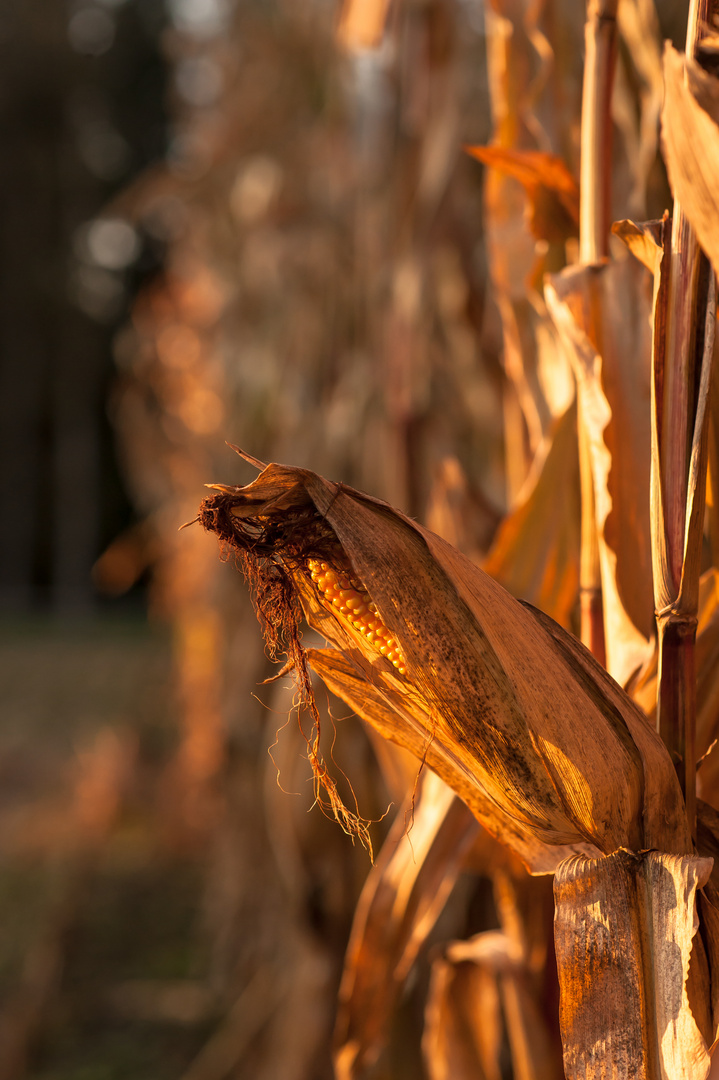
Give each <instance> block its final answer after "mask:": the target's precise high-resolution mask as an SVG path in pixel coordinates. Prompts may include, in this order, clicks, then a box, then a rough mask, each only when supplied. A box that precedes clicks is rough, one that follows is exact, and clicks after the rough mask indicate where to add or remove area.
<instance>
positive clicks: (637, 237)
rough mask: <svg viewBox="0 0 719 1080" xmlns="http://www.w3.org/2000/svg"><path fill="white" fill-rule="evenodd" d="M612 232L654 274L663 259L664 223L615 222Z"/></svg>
mask: <svg viewBox="0 0 719 1080" xmlns="http://www.w3.org/2000/svg"><path fill="white" fill-rule="evenodd" d="M612 232H613V233H614V235H615V236H618V237H619V239H620V240H622V241H623V242H624V243H625V244H626V245H627V247H628V248H629V250H630V251H631V253H632V255H634V257H635V258H636V259H639V262H640V263H641V264H642V265H643V266H646V268H647V270H649V272H650V273H652V274H654V273H655V272H656V270H657V268H658V266H659V262H660V260H661V257H662V251H663V248H662V235H663V222H662V221H642V222H640V223H639V224H637V223H636V222H635V221H629V220H623V221H615V222H614V224H613V225H612Z"/></svg>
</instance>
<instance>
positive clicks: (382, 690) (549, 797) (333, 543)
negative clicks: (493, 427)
mask: <svg viewBox="0 0 719 1080" xmlns="http://www.w3.org/2000/svg"><path fill="white" fill-rule="evenodd" d="M210 486H211V487H213V488H214V490H215V494H213V495H211V496H209V497H208V498H207V499H205V501H204V502H203V504H202V506H201V508H200V514H199V518H200V521H201V522H202V524H203V525H204V526H205V527H206V528H208V529H210V530H212V531H213V532H215V533H217V534H218V536H219V537H220V539H221V540H222V541H223V543H224V544H225V545H226V546H227V547H228V548H230V549H234V551H235V552H236V553H237V555H238V557H239V560H240V561H241V563H242V564H243V566H244V568H245V570H246V572H247V573H248V575H249V576H250V578H251V579H252V580H253V581H254V583H255V586H256V600H257V606H258V610H259V612H260V615H261V617H262V619H263V621H264V623H265V630H266V634H267V638H268V643H269V646H270V649H271V650H272V651H274V652H277V651H278V650H283V651H287V652H289V654H290V656H291V658H292V660H293V661H294V663H295V666H296V669H297V674H298V677H299V680H300V685H301V690H302V691H303V692H304V694H305V696H306V697H307V699H308V702H309V704H310V707H311V708H312V709H313V716H314V718H315V724H316V725H318V724H319V714H318V713H317V710H316V706H313V698H312V690H311V685H310V680H309V675H308V670H307V658H306V655H305V653H304V651H303V650H302V647H301V643H300V640H299V631H298V622H299V618H300V614H301V611H302V612H303V613H304V615H305V618H306V619H307V621H308V622H309V624H310V625H311V626H312V627H313V628H314V629H315V630H317V631H318V632H319V633H320V634H322V635H323V636H324V637H325V638H326V639H327V640H328V641H330V642H332V643H333V644H334V645H335V646H336V647H337V648H338V649H339V650H340V652H341V653H342V655H343V657H344V658H345V659H346V660H347V661H349V662H350V663H351V664H352V666H353V667H354V669H355V671H356V672H357V674H358V675H359V676H360V677H361V678H363V679H364V680H365V681H366V683H367V684H368V686H371V687H373V688H374V689H375V690H376V691H377V692H378V694H379V696H380V697H381V698H382V699H383V700H384V701H386V702H387V704H388V706H389V708H390V709H392V710H394V711H397V710H396V708H395V703H399V705H400V706H401V711H400V712H399V713H398V715H400V716H401V718H402V720H403V721H404V723H403V724H399V725H397V730H396V737H397V739H398V741H402V740H403V739H404V741H405V745H407V746H408V748H409V749H413V750H414V752H416V751H417V746H416V743H417V741H418V739H417V736H418V735H419V745H420V747H421V749H422V752H423V753H429V751H430V749H431V750H432V751H433V752H434V753H435V754H437V755H438V757H441V759H442V761H443V763H444V768H445V775H444V776H443V779H445V781H446V782H447V783H449V784H450V785H451V786H452V787H453V788H454V789H455V790H456V791H458V793H460V794H462V792H463V791H466V790H467V789H470V790H472V791H475V792H477V793H478V796H480V797H481V798H482V799H483V800H484V802H485V804H486V805H488V806H490V807H491V809H492V811H493V816H492V821H487V822H483V823H485V824H487V827H488V828H489V830H490V831H492V832H495V831H497V822H501V821H506V822H508V823H509V825H510V827H511V829H512V830H514V831H515V832H519V833H520V834H522V835H523V836H525V837H527V838H532V839H534V840H535V841H536V840H538V841H541V842H543V843H548V844H577V843H579V844H589V845H592V846H593V847H595V848H597V849H598V850H599V851H600V852H605V853H606V852H611V851H615V850H616V849H617V848H619V847H623V846H624V847H631V848H633V849H635V850H638V849H640V848H642V847H649V846H659V845H660V846H661V847H662V849H663V850H669V851H674V852H684V851H688V850H690V840H689V836H688V833H687V829H686V823H685V818H684V810H683V803H682V799H681V795H680V792H679V788H678V784H677V780H676V777H675V774H674V769H673V767H672V764H671V761H670V759H669V757H668V755H667V754H666V751H665V750H664V747H663V745H662V744H661V741H660V740H659V738H658V736H657V735H656V734H655V733H654V732H653V731H652V730H651V729H650V728H649V726H648V724H647V722H646V720H645V718H644V717H643V716H642V715H641V713H640V712H639V710H638V708H637V707H636V706H635V705H634V704H633V703H632V702H631V700H630V699H629V698H628V697H627V696H626V695H625V694H624V693H623V691H622V690H621V689H620V688H619V687H618V686H617V685H616V684H615V683H614V682H613V680H612V679H611V678H609V676H608V675H607V673H606V672H605V671H604V670H603V669H602V668H600V667H599V665H598V664H596V662H595V661H594V660H593V659H592V657H591V656H590V655H589V654H588V653H587V652H586V650H584V649H583V648H582V646H581V645H579V643H578V642H576V640H575V639H573V638H572V637H571V635H569V634H567V633H566V632H565V631H563V630H562V629H561V628H560V627H559V626H557V625H556V624H555V623H553V622H552V620H551V619H549V618H547V617H546V616H543V615H542V614H541V613H540V612H537V611H535V610H534V609H531V608H529V607H528V606H526V605H523V604H521V603H519V602H518V601H517V600H515V599H514V598H513V597H511V596H510V595H509V594H508V593H506V592H505V591H504V589H502V588H501V586H499V585H498V584H497V583H496V582H495V581H493V580H492V579H491V578H490V577H489V576H488V575H487V574H485V573H483V572H482V571H481V570H480V569H478V568H477V567H476V566H474V564H473V563H471V562H470V561H469V560H468V559H466V558H465V557H464V556H463V555H461V554H460V553H459V552H458V551H456V550H455V549H454V548H452V547H451V546H450V545H449V544H447V543H445V542H444V541H443V540H441V539H440V538H439V537H437V536H435V535H434V534H433V533H430V532H428V531H427V530H425V529H423V528H422V527H421V526H419V525H417V523H416V522H414V521H412V520H411V519H410V518H407V517H405V516H404V515H403V514H401V513H399V512H398V511H396V510H394V509H392V507H390V506H388V505H387V504H386V503H382V502H380V501H379V500H376V499H373V498H371V497H370V496H368V495H364V494H362V493H361V492H358V491H354V490H353V489H351V488H348V487H345V486H344V485H342V484H335V483H332V482H331V481H328V480H325V479H324V478H322V477H320V476H318V475H316V474H315V473H312V472H309V471H307V470H305V469H296V468H290V467H287V466H281V465H270V466H268V468H266V469H265V470H264V471H263V472H262V473H261V475H260V476H259V477H258V478H257V479H256V480H255V481H254V483H252V484H249V485H247V486H246V487H242V488H239V487H230V486H226V485H221V484H215V485H210ZM300 609H301V610H300ZM412 742H414V743H415V745H411V743H412ZM310 757H311V759H312V761H313V765H314V766H315V772H316V775H317V777H318V783H319V784H320V785H324V788H325V791H327V792H328V793H329V802H330V805H331V806H332V809H333V810H334V811H335V813H337V814H338V816H339V818H340V820H341V821H343V823H344V824H345V826H346V827H348V828H350V829H352V828H355V831H356V825H357V823H356V821H354V820H353V819H352V817H351V815H348V812H347V811H346V810H345V809H344V807H342V806H341V804H340V805H338V796H337V793H336V789H333V787H332V781H331V778H330V777H329V773H328V770H327V767H326V765H325V763H324V762H323V760H322V758H321V753H320V748H319V733H318V732H317V731H315V734H314V736H313V737H312V738H311V739H310ZM493 825H494V828H493V827H492V826H493Z"/></svg>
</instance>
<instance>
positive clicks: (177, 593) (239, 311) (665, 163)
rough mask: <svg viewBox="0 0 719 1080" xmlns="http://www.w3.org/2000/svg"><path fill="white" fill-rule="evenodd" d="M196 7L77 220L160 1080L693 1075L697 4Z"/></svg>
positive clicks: (603, 0) (711, 87) (702, 631)
mask: <svg viewBox="0 0 719 1080" xmlns="http://www.w3.org/2000/svg"><path fill="white" fill-rule="evenodd" d="M680 9H681V10H680ZM219 10H220V8H219V7H218V11H219ZM222 11H224V16H223V18H224V22H222V25H221V26H219V27H218V28H216V32H215V33H213V34H205V35H195V36H193V35H192V34H190V33H187V34H186V35H185V36H183V35H182V34H180V33H178V34H176V36H175V37H174V38H173V39H172V40H171V42H170V43H169V45H168V48H169V49H170V55H171V57H172V61H173V63H174V64H175V65H176V66H177V67H178V69H179V68H180V67H181V65H183V64H184V65H185V68H184V69H183V70H185V71H187V70H195V71H196V72H198V71H199V72H205V75H206V76H207V78H208V79H210V81H212V78H214V79H215V83H214V84H213V85H215V86H216V89H215V92H214V93H213V94H208V95H207V98H206V100H205V99H203V100H199V98H201V97H202V95H198V100H197V101H196V102H195V103H194V104H188V102H187V101H185V102H184V104H183V103H182V102H181V101H179V100H178V101H177V102H176V103H175V110H176V118H177V132H178V134H177V138H176V144H175V145H174V148H173V157H172V158H171V160H170V162H169V164H168V166H167V168H165V169H163V170H160V171H157V172H153V173H152V174H148V175H147V176H146V177H145V178H144V179H143V180H141V181H140V182H139V183H138V184H136V185H135V186H134V187H133V188H132V189H131V190H130V191H128V192H127V193H126V194H125V195H123V196H121V197H120V199H119V200H118V203H117V209H118V212H121V213H122V214H124V215H126V216H127V217H128V218H129V219H131V220H133V221H135V222H136V223H143V227H145V228H148V229H152V230H154V231H155V233H156V234H157V235H161V236H162V237H163V238H164V242H165V243H166V251H167V255H166V261H165V268H164V271H163V273H162V275H161V276H160V277H158V278H157V279H156V280H155V281H154V282H153V283H152V284H151V285H149V286H147V287H146V288H145V289H144V291H143V292H142V293H141V294H140V296H139V298H138V300H137V302H136V304H135V307H134V311H133V317H132V323H131V325H129V326H128V327H127V328H126V329H125V331H123V334H122V336H121V339H120V341H119V342H118V347H117V352H118V359H119V361H120V367H121V373H120V377H119V383H118V386H117V389H116V393H115V402H114V418H115V423H116V426H117V429H118V431H119V435H120V439H121V443H122V447H123V455H124V459H125V467H126V470H127V473H128V475H129V476H130V477H131V478H132V484H133V490H134V495H135V499H136V501H137V504H138V505H139V506H140V507H141V508H142V510H143V512H144V513H145V515H146V521H147V525H146V529H147V535H148V536H150V537H151V541H148V543H151V546H152V551H153V552H155V553H156V554H155V573H154V585H153V593H152V597H153V599H152V602H153V605H154V610H155V612H156V613H157V614H158V615H159V616H160V617H162V618H163V619H165V620H167V621H169V622H170V624H171V625H172V628H173V642H174V664H175V672H176V687H177V698H178V703H179V708H180V713H181V717H182V725H183V726H182V734H181V739H180V742H179V745H178V748H177V752H176V754H175V757H174V759H173V760H172V762H171V763H170V765H169V766H168V769H167V772H166V775H165V777H164V782H163V783H164V786H163V796H162V797H163V800H164V802H163V807H164V810H163V813H164V815H165V818H166V821H167V829H168V836H171V837H173V838H174V839H173V840H172V842H173V843H177V844H189V845H192V844H195V845H198V846H199V848H201V849H204V851H205V854H206V859H207V876H206V898H205V903H206V910H207V923H208V927H209V937H210V940H211V948H210V962H209V968H208V974H207V979H208V982H209V983H210V984H211V985H212V987H213V992H214V993H215V994H216V996H217V1000H218V1001H220V1002H221V1003H222V1006H221V1013H222V1017H221V1019H220V1020H218V1021H217V1024H216V1025H215V1027H214V1028H213V1031H212V1032H211V1033H210V1034H209V1035H208V1039H207V1042H206V1044H205V1046H204V1048H203V1049H202V1050H201V1051H200V1052H199V1054H198V1056H197V1057H196V1059H195V1060H194V1062H193V1063H192V1064H191V1065H190V1066H189V1067H188V1070H187V1072H186V1073H185V1074H184V1075H185V1077H186V1078H187V1080H210V1078H216V1080H222V1077H230V1076H237V1077H239V1076H249V1075H252V1076H253V1077H259V1078H267V1080H314V1078H326V1077H330V1076H331V1075H333V1074H334V1076H335V1078H336V1080H406V1078H407V1080H408V1078H410V1077H413V1078H414V1077H421V1076H425V1077H426V1078H427V1080H450V1078H451V1080H484V1078H486V1080H504V1078H509V1077H513V1078H516V1080H560V1078H561V1077H567V1078H568V1080H575V1078H577V1080H578V1078H580V1077H581V1078H587V1080H590V1078H592V1080H593V1078H597V1080H599V1078H600V1077H601V1078H606V1077H616V1078H627V1080H629V1078H646V1080H660V1078H663V1080H679V1078H686V1080H690V1078H691V1080H703V1078H707V1077H710V1076H715V1075H717V1076H719V1071H717V1069H718V1067H717V1065H716V1063H715V1064H714V1065H712V1061H713V1058H712V1050H713V1047H714V1043H715V1040H716V1039H717V1036H718V1035H719V892H718V891H717V886H718V885H719V878H717V873H719V867H717V866H715V863H714V856H715V854H717V853H719V752H718V751H717V738H718V737H719V663H718V660H719V516H718V515H719V396H718V394H717V387H716V386H715V383H716V379H717V376H716V372H715V369H714V368H713V357H714V351H715V325H716V297H717V284H716V276H715V275H716V274H717V273H719V182H718V180H717V177H719V12H717V11H716V10H715V7H714V5H713V4H712V2H711V0H691V3H690V4H689V5H688V9H687V7H686V5H672V4H668V3H660V2H658V3H657V4H656V6H655V5H654V3H653V2H652V0H588V3H587V6H586V8H584V7H583V5H581V4H576V3H570V2H568V0H487V2H486V3H485V4H483V5H482V4H480V3H473V2H472V0H463V2H460V0H423V2H418V0H396V2H394V3H390V2H389V0H344V3H343V4H341V5H340V6H339V7H338V8H336V9H335V7H334V6H332V5H328V4H322V3H319V2H318V3H307V4H303V5H297V4H291V3H285V2H281V0H275V2H273V3H270V4H266V5H255V4H252V3H248V2H239V3H237V4H236V5H235V6H234V7H233V8H230V7H229V6H228V8H227V10H225V9H224V8H222ZM192 64H194V65H195V66H194V69H193V68H191V67H188V65H192ZM207 73H211V78H210V75H208V74H207ZM225 440H227V442H228V443H229V444H231V445H230V446H227V445H226V443H225ZM234 451H238V452H239V457H238V456H237V455H236V454H235V452H234ZM205 484H208V485H209V494H207V493H206V491H205V489H204V487H203V485H205ZM203 496H204V498H203ZM198 504H199V511H198ZM185 522H187V523H189V527H188V528H185V529H182V530H180V531H178V526H179V525H181V524H183V523H185ZM203 527H204V528H203ZM208 531H209V532H210V533H213V534H215V535H216V537H217V538H218V539H219V543H220V553H221V555H222V558H221V559H218V557H217V544H216V543H215V540H214V538H213V537H212V536H208V535H207V532H208ZM121 554H122V553H121V552H120V551H119V549H118V550H117V551H115V552H114V553H113V551H112V550H111V551H109V552H108V553H107V555H106V556H105V557H104V558H105V564H106V567H107V568H110V569H111V567H112V560H113V557H114V558H115V559H118V558H119V557H120V555H121ZM237 570H239V571H241V573H237V572H236V571H237ZM246 586H249V589H248V588H247V587H246ZM251 600H252V601H253V603H254V610H253V603H251ZM256 616H257V617H258V618H259V623H260V626H259V627H258V624H257V619H256ZM168 842H169V841H168ZM716 1057H717V1060H719V1054H717V1055H716Z"/></svg>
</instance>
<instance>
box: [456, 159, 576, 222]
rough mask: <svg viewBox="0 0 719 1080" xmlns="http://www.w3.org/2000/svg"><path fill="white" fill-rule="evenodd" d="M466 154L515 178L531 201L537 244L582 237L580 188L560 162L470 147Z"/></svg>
mask: <svg viewBox="0 0 719 1080" xmlns="http://www.w3.org/2000/svg"><path fill="white" fill-rule="evenodd" d="M466 150H467V153H468V154H471V156H472V157H474V158H476V159H477V161H481V162H482V164H483V165H490V166H491V167H492V168H494V169H499V170H500V171H501V172H504V173H506V174H507V176H512V177H514V179H515V180H519V182H520V183H521V184H522V186H523V187H524V190H525V191H526V193H527V195H528V197H529V200H530V228H531V230H532V234H533V236H535V237H536V238H537V239H538V240H548V241H549V242H550V243H551V242H563V241H565V240H567V239H568V237H570V236H578V235H579V185H578V184H577V181H576V180H575V179H574V177H573V176H572V174H571V173H570V171H569V169H568V168H567V166H566V165H565V164H564V162H563V161H562V159H561V158H559V157H557V156H556V155H555V154H547V153H545V152H544V151H540V150H513V149H509V148H506V147H502V146H467V147H466Z"/></svg>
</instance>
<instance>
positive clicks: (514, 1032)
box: [422, 931, 563, 1080]
mask: <svg viewBox="0 0 719 1080" xmlns="http://www.w3.org/2000/svg"><path fill="white" fill-rule="evenodd" d="M505 1029H506V1033H507V1037H508V1042H509V1047H510V1052H511V1057H512V1067H513V1075H514V1076H515V1077H517V1078H519V1080H560V1077H562V1076H563V1073H562V1068H561V1062H560V1060H558V1054H557V1047H556V1046H555V1045H554V1042H553V1040H552V1038H551V1034H550V1032H549V1031H548V1028H547V1022H546V1020H545V1018H544V1016H543V1013H542V1008H541V1003H540V1002H539V1001H538V1000H537V996H536V994H535V993H534V988H533V986H532V981H531V979H530V978H529V976H528V973H527V970H526V967H525V964H524V960H523V957H522V956H521V954H520V953H518V951H517V948H516V946H515V944H514V942H513V941H512V940H511V938H510V937H508V935H507V934H505V933H503V932H502V931H488V932H486V933H483V934H478V935H476V936H475V937H473V938H470V940H469V941H466V942H452V943H451V944H450V945H448V946H447V947H446V948H445V949H443V951H442V954H441V955H440V956H439V957H437V959H435V961H434V962H433V964H432V975H431V982H430V989H429V994H428V997H427V1006H426V1009H425V1029H424V1034H423V1037H422V1050H423V1054H424V1059H425V1063H426V1066H427V1072H428V1075H429V1077H430V1080H500V1078H501V1077H502V1075H503V1073H502V1069H501V1058H500V1052H501V1048H502V1042H503V1035H504V1031H505Z"/></svg>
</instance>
